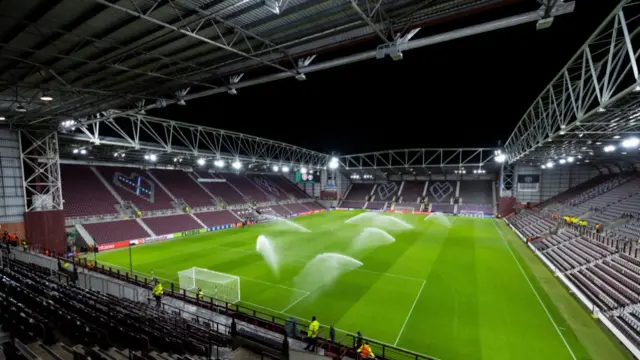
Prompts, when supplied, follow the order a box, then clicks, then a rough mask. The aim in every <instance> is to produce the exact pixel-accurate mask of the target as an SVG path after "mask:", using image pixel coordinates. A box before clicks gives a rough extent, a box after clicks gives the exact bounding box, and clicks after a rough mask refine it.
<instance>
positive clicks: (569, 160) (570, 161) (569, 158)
mask: <svg viewBox="0 0 640 360" xmlns="http://www.w3.org/2000/svg"><path fill="white" fill-rule="evenodd" d="M573 160H575V159H574V158H573V156H569V157H568V158H567V162H568V163H572V162H573Z"/></svg>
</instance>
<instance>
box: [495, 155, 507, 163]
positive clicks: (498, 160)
mask: <svg viewBox="0 0 640 360" xmlns="http://www.w3.org/2000/svg"><path fill="white" fill-rule="evenodd" d="M495 159H496V162H499V163H501V162H504V161H505V160H506V159H507V157H506V156H505V155H504V154H498V155H496V157H495Z"/></svg>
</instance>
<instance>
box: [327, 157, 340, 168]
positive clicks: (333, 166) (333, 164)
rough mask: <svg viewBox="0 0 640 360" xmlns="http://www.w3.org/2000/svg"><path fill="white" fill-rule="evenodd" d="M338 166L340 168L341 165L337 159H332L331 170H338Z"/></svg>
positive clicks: (330, 162)
mask: <svg viewBox="0 0 640 360" xmlns="http://www.w3.org/2000/svg"><path fill="white" fill-rule="evenodd" d="M338 166H340V163H339V162H338V159H337V158H331V161H329V169H331V170H335V169H337V168H338Z"/></svg>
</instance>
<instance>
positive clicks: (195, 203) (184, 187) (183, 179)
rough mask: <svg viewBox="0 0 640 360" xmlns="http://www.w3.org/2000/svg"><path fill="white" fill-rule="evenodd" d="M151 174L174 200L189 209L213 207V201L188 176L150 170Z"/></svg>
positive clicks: (167, 171)
mask: <svg viewBox="0 0 640 360" xmlns="http://www.w3.org/2000/svg"><path fill="white" fill-rule="evenodd" d="M149 173H150V174H152V175H153V176H154V177H155V178H156V179H157V180H158V181H159V182H160V183H161V184H162V185H164V186H165V187H166V188H167V190H169V192H171V194H172V195H173V196H175V197H176V199H182V200H183V201H184V202H186V203H187V205H189V206H190V207H191V208H194V209H195V208H198V207H204V206H213V205H214V203H213V199H211V196H210V195H209V194H208V193H207V192H206V191H204V190H203V189H202V188H201V187H200V186H198V184H195V183H193V179H192V178H191V177H189V175H188V174H187V173H186V172H184V171H180V170H150V171H149Z"/></svg>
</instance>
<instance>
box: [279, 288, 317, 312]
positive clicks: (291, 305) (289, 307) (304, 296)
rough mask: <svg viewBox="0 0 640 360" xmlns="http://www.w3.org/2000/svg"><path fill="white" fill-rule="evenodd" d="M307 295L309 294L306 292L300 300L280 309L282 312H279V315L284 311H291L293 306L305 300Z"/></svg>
mask: <svg viewBox="0 0 640 360" xmlns="http://www.w3.org/2000/svg"><path fill="white" fill-rule="evenodd" d="M309 294H311V293H310V292H307V293H306V294H304V295H302V296H300V298H298V300H296V301H294V302H292V303H291V304H290V305H289V306H287V307H286V308H284V309H282V311H280V312H281V313H284V312H285V311H287V310H289V309H291V308H292V307H293V306H294V305H295V304H297V303H299V302H300V301H301V300H302V299H304V298H306V297H307V296H309Z"/></svg>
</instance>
